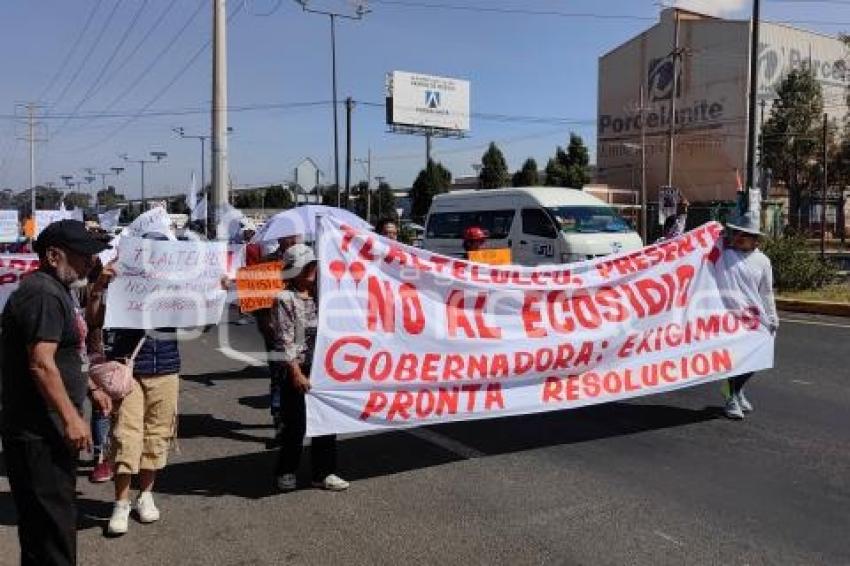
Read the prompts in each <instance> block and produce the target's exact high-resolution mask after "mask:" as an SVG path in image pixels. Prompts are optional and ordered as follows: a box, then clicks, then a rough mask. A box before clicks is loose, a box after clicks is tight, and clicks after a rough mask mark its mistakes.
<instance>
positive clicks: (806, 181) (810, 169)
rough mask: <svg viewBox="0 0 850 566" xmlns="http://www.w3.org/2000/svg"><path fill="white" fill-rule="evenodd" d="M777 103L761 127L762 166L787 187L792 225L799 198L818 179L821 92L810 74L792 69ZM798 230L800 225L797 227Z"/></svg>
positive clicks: (796, 218)
mask: <svg viewBox="0 0 850 566" xmlns="http://www.w3.org/2000/svg"><path fill="white" fill-rule="evenodd" d="M776 95H777V101H776V102H775V103H774V105H773V108H771V110H770V117H769V118H768V119H767V121H766V122H765V123H764V126H763V127H762V148H763V153H762V163H763V165H764V166H765V167H768V168H770V169H771V170H772V171H773V178H774V180H775V181H779V182H782V183H784V184H785V186H786V187H788V194H789V196H790V199H789V200H790V210H789V212H790V216H791V219H792V222H794V223H795V225H796V223H797V220H798V218H799V215H798V213H799V211H800V204H801V201H802V196H803V195H804V194H805V193H807V192H808V188H809V187H810V186H811V185H812V184H813V182H814V180H815V178H816V177H817V175H818V168H819V166H818V165H813V163H817V162H818V160H817V157H818V152H819V151H822V148H821V142H820V140H821V137H822V136H821V133H820V127H821V122H822V115H823V92H822V90H821V85H820V83H819V82H818V81H817V80H816V79H815V77H814V75H813V74H812V73H811V71H807V70H803V69H794V70H792V71H791V72H789V73H788V75H787V76H786V77H785V78H784V79H783V80H782V82H781V83H780V85H779V87H778V88H777V90H776ZM797 227H798V228H799V225H797Z"/></svg>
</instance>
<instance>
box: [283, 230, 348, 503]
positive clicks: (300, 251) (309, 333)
mask: <svg viewBox="0 0 850 566" xmlns="http://www.w3.org/2000/svg"><path fill="white" fill-rule="evenodd" d="M281 259H282V262H283V279H284V281H285V282H286V289H285V290H284V291H281V292H280V293H279V294H278V296H277V298H276V300H275V304H274V305H273V306H272V308H271V328H272V338H273V340H272V344H273V347H272V352H273V353H274V354H276V355H277V359H278V360H279V361H280V367H279V369H280V370H281V372H282V376H281V380H280V387H281V391H280V404H281V412H282V417H283V431H282V433H281V435H280V456H279V458H278V462H277V468H276V470H275V476H276V484H277V487H278V489H280V490H281V491H292V490H294V489H295V488H296V487H297V482H296V478H295V472H296V471H297V470H298V466H299V464H300V463H301V452H302V448H303V444H304V433H305V432H306V426H307V414H306V405H305V399H304V397H305V394H306V393H307V392H309V391H310V370H311V367H312V364H313V352H314V350H315V348H316V332H317V330H318V320H319V309H318V300H317V297H316V272H317V266H316V256H315V255H314V254H313V250H312V249H311V248H310V247H309V246H307V245H305V244H295V245H293V246H291V247H290V248H289V249H287V250H286V251H285V252H283V254H282V256H281ZM311 454H312V467H313V471H312V479H313V486H314V487H319V488H322V489H326V490H329V491H344V490H346V489H348V482H347V481H345V480H343V479H342V478H340V477H339V476H337V475H336V473H335V472H336V436H335V435H329V436H319V437H315V438H313V439H312V451H311Z"/></svg>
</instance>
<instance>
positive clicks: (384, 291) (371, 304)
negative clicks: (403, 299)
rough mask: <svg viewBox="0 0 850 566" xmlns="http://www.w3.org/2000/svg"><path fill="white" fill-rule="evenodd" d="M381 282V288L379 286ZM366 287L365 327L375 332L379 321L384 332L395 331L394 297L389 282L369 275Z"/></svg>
mask: <svg viewBox="0 0 850 566" xmlns="http://www.w3.org/2000/svg"><path fill="white" fill-rule="evenodd" d="M382 283H383V288H381V284H382ZM367 287H368V293H369V299H368V308H367V314H366V328H368V329H369V330H370V331H371V332H375V331H377V329H378V322H379V321H380V323H381V326H382V327H383V331H384V332H387V333H393V332H395V297H394V296H393V290H392V287H391V286H390V282H389V281H381V280H380V279H378V278H377V277H375V276H374V275H370V276H369V281H368V285H367Z"/></svg>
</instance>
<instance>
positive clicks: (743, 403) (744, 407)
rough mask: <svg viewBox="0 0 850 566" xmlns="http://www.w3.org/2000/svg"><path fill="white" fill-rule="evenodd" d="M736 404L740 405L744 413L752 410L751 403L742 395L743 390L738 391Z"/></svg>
mask: <svg viewBox="0 0 850 566" xmlns="http://www.w3.org/2000/svg"><path fill="white" fill-rule="evenodd" d="M738 404H739V405H740V406H741V410H742V411H744V412H745V413H752V412H753V404H752V403H750V400H749V399H747V398H746V397H744V392H743V391H741V392H740V393H738Z"/></svg>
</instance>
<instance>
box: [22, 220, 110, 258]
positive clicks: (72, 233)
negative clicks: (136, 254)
mask: <svg viewBox="0 0 850 566" xmlns="http://www.w3.org/2000/svg"><path fill="white" fill-rule="evenodd" d="M50 246H58V247H62V248H67V249H69V250H71V251H72V252H75V253H78V254H81V255H95V254H99V253H100V252H102V251H103V250H106V249H109V248H111V247H112V246H110V245H109V244H107V243H106V242H102V241H100V240H98V239H97V238H95V237H94V236H92V234H91V233H89V231H88V230H86V225H85V224H83V223H82V222H80V221H79V220H60V221H59V222H54V223H53V224H49V225H48V226H47V228H45V229H44V230H42V231H41V234H39V235H38V239H36V241H35V244H34V245H33V248H34V249H35V251H36V252H37V253H42V252H44V250H46V249H47V248H48V247H50Z"/></svg>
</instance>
